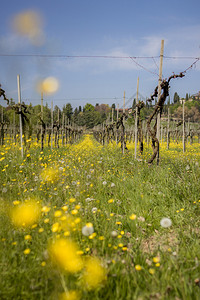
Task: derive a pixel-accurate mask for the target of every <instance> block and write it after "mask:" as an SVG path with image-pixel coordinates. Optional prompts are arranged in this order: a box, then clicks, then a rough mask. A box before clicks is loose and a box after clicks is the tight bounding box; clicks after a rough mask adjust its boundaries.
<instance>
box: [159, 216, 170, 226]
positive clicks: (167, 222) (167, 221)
mask: <svg viewBox="0 0 200 300" xmlns="http://www.w3.org/2000/svg"><path fill="white" fill-rule="evenodd" d="M160 225H161V226H162V227H164V228H167V227H170V226H171V225H172V221H171V220H170V219H169V218H162V220H161V221H160Z"/></svg>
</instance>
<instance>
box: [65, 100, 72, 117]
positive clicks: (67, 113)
mask: <svg viewBox="0 0 200 300" xmlns="http://www.w3.org/2000/svg"><path fill="white" fill-rule="evenodd" d="M63 113H64V115H65V116H66V117H67V118H68V119H69V120H71V119H72V115H73V108H72V106H71V104H70V103H67V104H66V105H64V106H63Z"/></svg>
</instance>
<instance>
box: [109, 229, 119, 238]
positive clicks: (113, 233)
mask: <svg viewBox="0 0 200 300" xmlns="http://www.w3.org/2000/svg"><path fill="white" fill-rule="evenodd" d="M110 235H111V236H112V237H116V236H118V233H117V231H116V230H113V231H112V232H111V234H110Z"/></svg>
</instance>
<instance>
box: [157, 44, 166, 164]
mask: <svg viewBox="0 0 200 300" xmlns="http://www.w3.org/2000/svg"><path fill="white" fill-rule="evenodd" d="M163 53H164V40H162V41H161V49H160V66H159V80H158V101H159V99H160V97H161V82H162V66H163ZM160 118H161V112H160V109H159V111H158V115H157V139H158V153H157V165H159V161H160V145H159V143H160Z"/></svg>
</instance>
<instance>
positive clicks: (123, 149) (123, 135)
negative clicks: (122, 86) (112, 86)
mask: <svg viewBox="0 0 200 300" xmlns="http://www.w3.org/2000/svg"><path fill="white" fill-rule="evenodd" d="M124 114H125V91H124V102H123V125H124V123H125V116H124ZM122 131H123V132H122V137H121V142H122V153H123V154H124V151H125V144H124V139H125V132H124V128H123V127H122Z"/></svg>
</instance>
